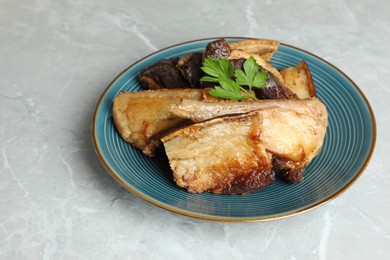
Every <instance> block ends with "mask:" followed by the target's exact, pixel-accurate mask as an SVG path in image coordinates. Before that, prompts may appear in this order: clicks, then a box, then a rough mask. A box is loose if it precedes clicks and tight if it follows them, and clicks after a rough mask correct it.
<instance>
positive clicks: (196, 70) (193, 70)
mask: <svg viewBox="0 0 390 260" xmlns="http://www.w3.org/2000/svg"><path fill="white" fill-rule="evenodd" d="M202 57H203V54H202V53H191V54H186V55H184V56H183V57H181V58H180V59H179V62H178V63H177V68H178V69H179V70H180V72H181V74H182V75H183V77H184V78H185V79H186V80H187V81H188V82H189V83H190V86H191V87H193V88H199V87H200V81H199V80H200V78H201V77H202V75H203V71H202V70H201V68H200V67H201V66H202Z"/></svg>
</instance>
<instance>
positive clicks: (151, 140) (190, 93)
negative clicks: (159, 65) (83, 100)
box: [113, 89, 204, 156]
mask: <svg viewBox="0 0 390 260" xmlns="http://www.w3.org/2000/svg"><path fill="white" fill-rule="evenodd" d="M203 92H204V91H203V90H200V89H160V90H146V91H139V92H121V93H119V94H118V96H117V97H116V98H115V100H114V104H113V118H114V122H115V126H116V128H117V129H118V132H119V134H120V135H121V137H122V138H123V139H124V140H125V141H127V142H129V143H131V144H133V145H134V146H135V147H137V148H138V149H141V150H143V152H144V153H145V154H146V155H148V156H153V155H154V153H155V149H157V147H158V146H159V144H160V140H159V135H160V134H162V133H164V132H165V131H167V130H169V129H171V128H172V127H176V126H180V125H182V124H185V123H186V121H187V120H186V119H183V118H181V117H178V116H176V115H174V114H173V113H171V112H170V111H169V110H168V106H169V105H172V104H178V103H180V101H181V100H182V99H183V98H185V99H188V100H201V99H202V96H203Z"/></svg>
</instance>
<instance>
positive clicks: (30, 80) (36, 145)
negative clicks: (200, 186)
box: [0, 0, 390, 260]
mask: <svg viewBox="0 0 390 260" xmlns="http://www.w3.org/2000/svg"><path fill="white" fill-rule="evenodd" d="M389 10H390V2H389V1H386V0H377V1H366V0H357V1H352V0H344V1H338V0H330V1H310V0H306V1H300V0H295V1H291V0H284V1H269V0H268V1H254V0H249V1H229V2H228V1H221V0H216V1H206V0H201V1H187V0H186V1H173V0H169V1H168V0H166V1H162V0H161V1H145V0H142V1H141V0H133V1H125V0H118V1H115V2H114V1H102V0H99V1H92V0H85V1H59V0H53V1H49V0H19V1H14V0H0V111H1V113H0V119H1V121H0V122H1V123H0V259H290V260H295V259H389V258H390V221H389V218H390V188H389V187H390V177H389V176H390V172H389V169H388V168H387V167H386V166H384V162H386V161H387V160H388V157H389V155H390V153H389V141H390V138H389V135H388V134H389V131H390V128H389V126H390V116H389V111H390V103H389V101H388V100H389V98H390V87H389V82H390V73H389V71H390V52H388V51H387V48H388V45H389V43H390V18H389V16H388V11H389ZM221 35H222V36H247V37H259V38H270V39H277V40H279V41H281V42H284V43H288V44H291V45H294V46H297V47H300V48H302V49H305V50H308V51H310V52H312V53H315V54H317V55H319V56H321V57H323V58H325V59H326V60H327V61H329V62H331V63H333V64H334V65H336V66H337V67H339V68H340V69H341V70H343V71H344V72H345V73H346V74H347V75H348V76H350V77H351V78H352V79H353V80H354V81H355V83H356V84H357V85H358V86H359V87H360V88H361V90H362V91H363V92H364V94H365V95H366V97H367V98H368V100H369V101H370V103H371V105H372V108H373V110H374V113H375V116H376V120H377V130H378V132H377V145H376V149H375V152H374V154H373V157H372V159H371V162H370V164H369V165H368V167H367V169H366V170H365V172H364V173H363V175H362V176H361V177H360V178H359V179H358V181H357V182H356V183H355V184H354V185H353V186H352V187H351V188H350V189H348V190H347V191H346V192H345V193H343V194H342V195H341V196H340V197H338V198H336V199H335V200H333V201H331V202H330V203H328V204H326V205H323V206H321V207H319V208H316V209H314V210H311V211H309V212H306V213H304V214H300V215H297V216H294V217H290V218H285V219H281V220H274V221H269V222H259V223H244V224H243V223H220V222H210V221H204V220H198V219H192V218H189V217H185V216H181V215H177V214H174V213H171V212H169V211H166V210H164V209H161V208H158V207H156V206H154V205H151V204H149V203H148V202H145V201H144V200H142V199H140V198H138V197H137V196H135V195H133V194H131V193H129V192H128V191H126V190H125V189H123V188H122V187H121V186H120V185H119V184H117V183H116V182H115V181H114V180H113V179H112V178H111V177H110V176H109V175H108V173H107V172H106V171H105V170H104V169H103V167H102V165H101V163H100V162H99V160H98V158H97V156H96V154H95V151H94V149H93V146H92V141H91V120H92V114H93V111H94V108H95V105H96V103H97V101H98V99H99V97H100V95H101V94H102V92H103V91H104V89H105V88H106V87H107V85H108V84H109V83H110V82H111V80H112V79H113V78H114V77H115V76H116V75H117V74H119V73H120V72H121V71H122V70H123V69H125V68H126V67H128V66H129V65H130V64H131V63H133V62H135V61H137V60H138V59H139V58H141V57H143V56H145V55H147V54H149V53H151V52H153V51H156V50H159V49H161V48H164V47H167V46H169V45H172V44H175V43H179V42H183V41H188V40H193V39H198V38H205V37H215V36H221ZM387 174H389V175H387Z"/></svg>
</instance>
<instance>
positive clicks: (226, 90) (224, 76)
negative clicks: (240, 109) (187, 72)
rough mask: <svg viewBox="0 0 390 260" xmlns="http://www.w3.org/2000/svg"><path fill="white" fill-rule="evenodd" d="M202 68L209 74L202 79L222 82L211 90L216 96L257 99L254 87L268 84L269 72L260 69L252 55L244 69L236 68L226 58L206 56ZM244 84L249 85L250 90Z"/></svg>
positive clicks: (211, 93) (233, 98) (245, 63)
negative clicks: (253, 90) (253, 91)
mask: <svg viewBox="0 0 390 260" xmlns="http://www.w3.org/2000/svg"><path fill="white" fill-rule="evenodd" d="M201 69H202V70H203V71H204V72H205V73H206V74H208V75H206V76H204V77H202V78H201V79H200V80H201V81H207V82H216V83H219V84H220V85H219V86H218V85H217V86H215V87H214V88H213V89H211V90H210V91H209V93H210V95H212V96H214V97H220V98H225V99H232V100H245V99H248V98H252V99H257V98H256V96H255V95H253V93H252V87H255V88H263V87H265V86H266V85H267V78H268V72H267V71H259V65H257V63H256V60H255V59H254V58H253V57H252V56H251V57H249V58H248V59H247V60H246V61H245V62H244V64H243V70H242V69H237V70H234V67H233V63H232V62H231V61H229V60H227V59H226V58H221V59H220V60H218V59H211V58H206V59H205V60H204V61H203V66H202V67H201ZM233 75H234V77H233ZM242 86H247V87H249V90H248V89H246V88H243V87H242Z"/></svg>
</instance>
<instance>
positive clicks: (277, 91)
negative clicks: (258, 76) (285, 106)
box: [254, 73, 297, 99]
mask: <svg viewBox="0 0 390 260" xmlns="http://www.w3.org/2000/svg"><path fill="white" fill-rule="evenodd" d="M254 91H255V94H256V97H257V98H258V99H291V98H297V96H296V95H295V94H294V93H293V92H292V91H291V90H290V89H288V88H286V87H285V86H283V84H281V83H280V81H279V80H278V78H276V77H275V76H274V75H272V74H271V73H268V80H267V85H266V86H265V87H264V88H255V89H254Z"/></svg>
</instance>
